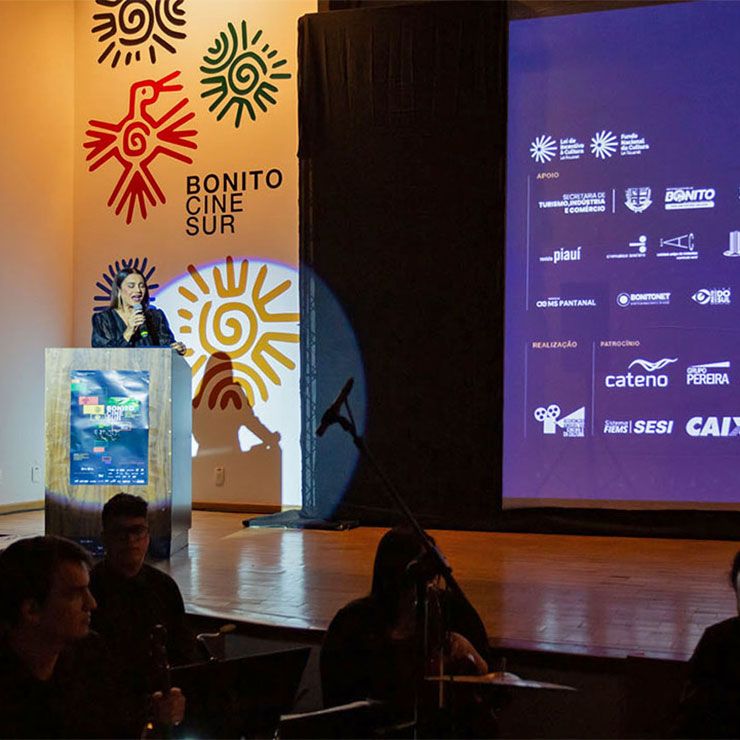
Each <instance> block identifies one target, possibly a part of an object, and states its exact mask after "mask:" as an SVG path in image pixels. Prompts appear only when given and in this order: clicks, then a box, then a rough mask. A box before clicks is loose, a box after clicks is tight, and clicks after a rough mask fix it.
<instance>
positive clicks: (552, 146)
mask: <svg viewBox="0 0 740 740" xmlns="http://www.w3.org/2000/svg"><path fill="white" fill-rule="evenodd" d="M555 152H557V144H556V141H555V139H553V138H552V136H546V135H545V134H542V135H541V136H538V137H537V138H536V139H535V140H534V141H533V142H532V143H531V145H530V147H529V155H530V156H531V157H532V159H534V161H535V162H539V163H540V164H545V163H546V162H549V161H550V160H551V159H552V158H553V157H554V156H555Z"/></svg>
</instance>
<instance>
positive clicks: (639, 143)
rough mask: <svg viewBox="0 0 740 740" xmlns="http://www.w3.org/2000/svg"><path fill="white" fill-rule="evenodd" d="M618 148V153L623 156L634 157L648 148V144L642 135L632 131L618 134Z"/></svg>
mask: <svg viewBox="0 0 740 740" xmlns="http://www.w3.org/2000/svg"><path fill="white" fill-rule="evenodd" d="M619 149H620V151H619V153H620V154H621V155H622V156H623V157H634V156H637V155H638V154H642V153H643V152H646V151H647V150H648V149H650V144H648V143H647V141H646V140H645V137H644V136H640V135H639V134H637V133H635V132H632V133H629V134H622V135H621V136H620V141H619Z"/></svg>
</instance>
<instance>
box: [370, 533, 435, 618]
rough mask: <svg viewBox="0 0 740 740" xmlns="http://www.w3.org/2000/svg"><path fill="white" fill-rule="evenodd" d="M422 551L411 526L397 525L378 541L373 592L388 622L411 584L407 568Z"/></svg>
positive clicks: (371, 590)
mask: <svg viewBox="0 0 740 740" xmlns="http://www.w3.org/2000/svg"><path fill="white" fill-rule="evenodd" d="M421 552H422V546H421V543H420V542H419V538H418V537H417V536H416V534H415V533H414V531H413V530H412V529H411V528H410V527H394V528H393V529H391V530H389V531H388V532H386V533H385V534H384V535H383V537H382V538H381V540H380V542H379V543H378V549H377V550H376V552H375V564H374V566H373V583H372V587H371V589H370V595H371V596H372V598H373V599H374V600H375V602H376V604H377V605H378V607H380V610H381V611H382V612H383V615H384V617H385V619H386V621H387V622H389V623H391V622H393V621H394V620H395V618H396V616H397V614H398V606H399V602H400V598H401V594H402V593H403V591H404V590H405V588H406V587H407V586H408V584H409V578H410V576H409V574H408V573H407V568H408V566H409V564H410V563H412V562H413V561H414V560H415V559H416V558H417V557H419V555H420V554H421Z"/></svg>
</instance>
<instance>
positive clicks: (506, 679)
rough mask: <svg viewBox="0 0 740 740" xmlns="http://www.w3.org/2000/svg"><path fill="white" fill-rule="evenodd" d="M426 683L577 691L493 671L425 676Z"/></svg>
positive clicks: (571, 687)
mask: <svg viewBox="0 0 740 740" xmlns="http://www.w3.org/2000/svg"><path fill="white" fill-rule="evenodd" d="M425 679H426V680H427V681H449V682H450V683H473V684H488V685H490V686H505V687H508V688H514V689H548V690H550V691H577V690H578V689H576V688H575V687H573V686H566V685H565V684H560V683H548V682H547V681H528V680H526V679H524V678H520V677H519V676H517V675H516V674H515V673H508V672H507V671H494V672H493V673H484V674H483V675H482V676H451V675H441V676H425Z"/></svg>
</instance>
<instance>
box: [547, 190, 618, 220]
mask: <svg viewBox="0 0 740 740" xmlns="http://www.w3.org/2000/svg"><path fill="white" fill-rule="evenodd" d="M537 207H538V208H539V209H540V210H547V209H550V208H562V209H563V213H564V214H565V215H566V216H573V215H576V214H579V213H605V212H606V192H605V191H603V190H596V191H593V192H590V193H563V195H562V197H561V198H560V199H559V200H540V201H537Z"/></svg>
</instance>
